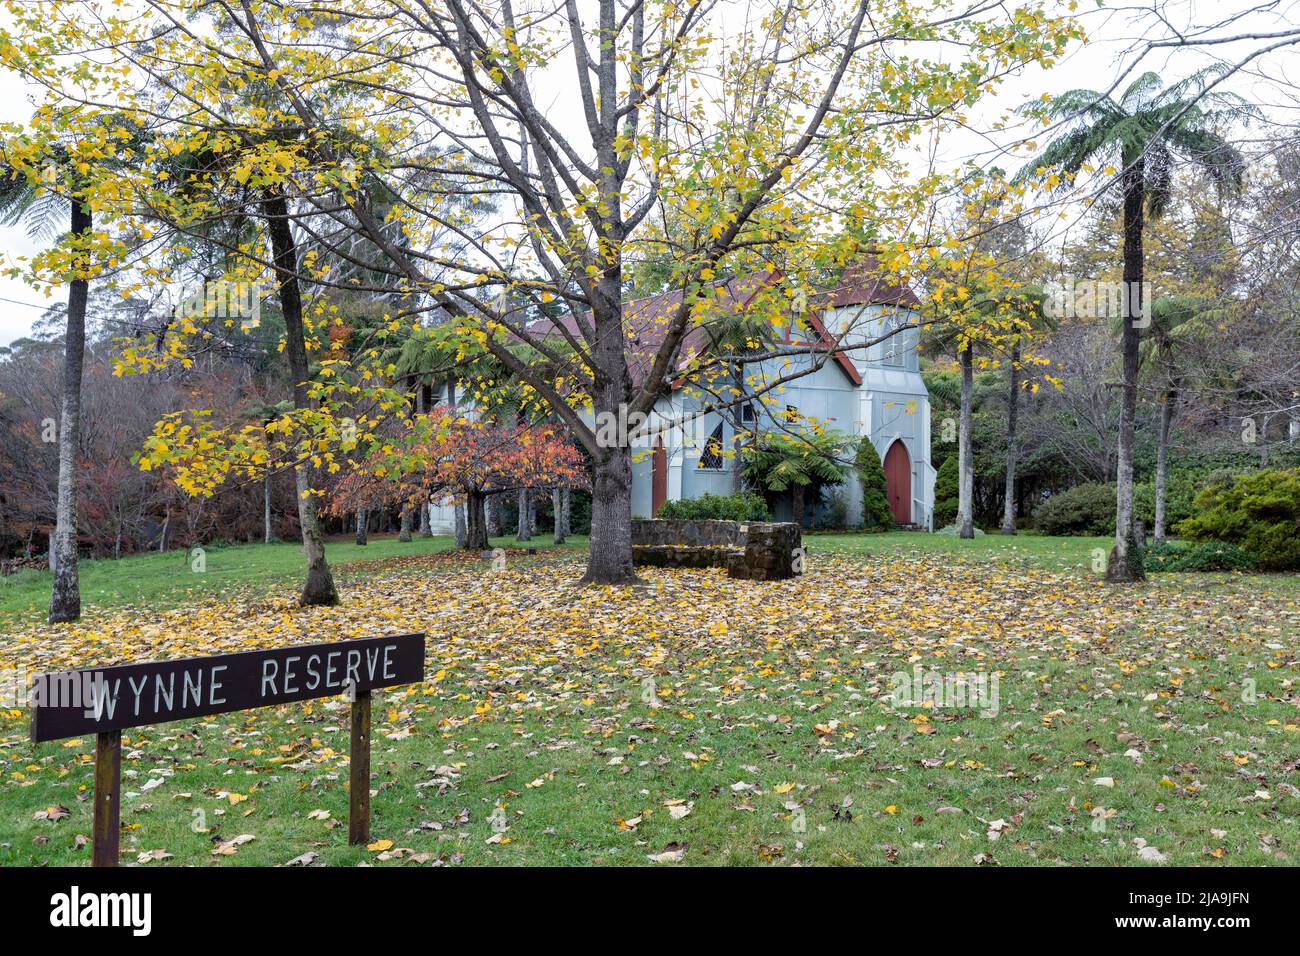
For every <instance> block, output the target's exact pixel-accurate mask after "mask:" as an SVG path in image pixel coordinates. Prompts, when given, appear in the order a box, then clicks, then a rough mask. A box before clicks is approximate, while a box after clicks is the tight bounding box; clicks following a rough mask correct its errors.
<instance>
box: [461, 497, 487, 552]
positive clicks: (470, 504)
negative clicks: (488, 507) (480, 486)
mask: <svg viewBox="0 0 1300 956" xmlns="http://www.w3.org/2000/svg"><path fill="white" fill-rule="evenodd" d="M483 506H484V496H483V493H482V492H479V491H471V492H469V494H468V495H467V496H466V498H465V544H464V547H465V548H467V549H469V550H470V551H486V550H487V549H488V534H487V515H486V514H485V513H484V509H483Z"/></svg>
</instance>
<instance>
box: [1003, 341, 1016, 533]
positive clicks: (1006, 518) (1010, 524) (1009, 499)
mask: <svg viewBox="0 0 1300 956" xmlns="http://www.w3.org/2000/svg"><path fill="white" fill-rule="evenodd" d="M1019 412H1020V343H1019V342H1016V343H1015V344H1014V345H1012V347H1011V389H1010V391H1009V392H1008V393H1007V486H1006V489H1005V490H1004V491H1003V495H1002V533H1003V534H1015V533H1016V416H1017V415H1018V414H1019Z"/></svg>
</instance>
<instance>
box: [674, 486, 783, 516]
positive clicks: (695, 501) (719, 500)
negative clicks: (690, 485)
mask: <svg viewBox="0 0 1300 956" xmlns="http://www.w3.org/2000/svg"><path fill="white" fill-rule="evenodd" d="M769 514H770V513H769V512H768V510H767V502H766V501H764V500H763V496H762V495H757V494H754V493H753V492H746V493H744V494H739V495H701V496H700V497H698V498H683V499H682V500H681V501H665V502H664V503H663V504H662V505H660V506H659V512H658V514H656V515H655V517H656V518H675V519H679V520H681V519H686V520H694V521H767V520H768V518H769Z"/></svg>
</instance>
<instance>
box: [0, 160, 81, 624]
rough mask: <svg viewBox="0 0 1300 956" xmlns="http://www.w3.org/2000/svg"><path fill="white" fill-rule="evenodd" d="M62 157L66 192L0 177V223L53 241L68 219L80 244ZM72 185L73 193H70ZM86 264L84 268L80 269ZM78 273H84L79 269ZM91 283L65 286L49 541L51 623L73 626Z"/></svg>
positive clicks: (17, 176) (19, 176) (59, 165)
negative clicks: (60, 398) (55, 498)
mask: <svg viewBox="0 0 1300 956" xmlns="http://www.w3.org/2000/svg"><path fill="white" fill-rule="evenodd" d="M71 167H72V164H71V162H70V161H69V157H68V156H67V154H66V151H63V152H62V155H60V156H58V157H56V158H55V162H54V168H55V169H58V170H60V173H59V175H58V182H59V183H60V185H62V186H64V187H65V189H66V190H67V191H66V192H60V191H58V190H55V189H50V188H48V187H46V186H44V185H43V184H41V183H38V182H36V181H34V180H33V179H32V178H31V177H29V176H28V175H27V174H26V173H24V172H22V171H19V170H13V169H11V170H7V171H5V172H4V173H3V174H0V223H3V224H5V225H10V226H12V225H17V224H18V223H25V224H26V225H27V229H28V233H29V234H30V235H31V236H32V237H33V238H35V239H48V238H51V237H52V236H53V235H54V234H55V233H56V232H57V231H58V228H57V226H55V225H54V224H55V223H56V222H58V220H59V219H60V218H61V217H62V216H63V215H64V214H65V213H66V214H68V215H69V218H70V226H71V237H72V240H73V242H74V243H82V242H84V241H85V240H86V239H87V238H88V237H89V236H90V232H91V228H92V226H93V225H94V220H93V217H92V215H91V210H90V206H89V205H88V204H87V203H85V202H84V201H83V200H82V197H81V196H80V192H79V187H78V186H77V185H76V183H77V178H78V177H76V176H75V175H73V174H72V173H71ZM69 185H70V187H71V188H68V187H69ZM83 264H84V263H83ZM78 272H82V274H84V271H83V270H81V269H79V270H78ZM89 294H90V282H89V280H88V279H85V278H80V277H78V278H74V279H72V280H71V281H70V282H69V283H68V319H67V329H66V331H65V333H64V338H63V401H62V408H61V409H60V413H59V490H58V503H57V505H56V508H55V522H54V537H53V539H52V540H51V541H50V570H51V572H53V574H52V576H53V579H54V583H53V589H52V590H51V592H50V608H49V622H50V623H51V624H54V623H56V622H58V621H75V620H77V619H78V618H79V617H81V586H80V583H79V581H78V577H77V475H76V470H77V447H78V445H79V444H80V440H81V377H82V370H83V367H84V365H85V357H86V300H87V298H88V297H89Z"/></svg>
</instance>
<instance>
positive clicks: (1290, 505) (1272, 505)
mask: <svg viewBox="0 0 1300 956" xmlns="http://www.w3.org/2000/svg"><path fill="white" fill-rule="evenodd" d="M1196 512H1197V513H1196V514H1195V515H1193V516H1192V517H1190V518H1188V519H1187V520H1185V521H1182V522H1180V523H1179V524H1178V526H1177V529H1176V530H1177V533H1178V534H1180V535H1182V536H1183V537H1185V538H1190V539H1192V540H1193V541H1226V542H1228V543H1229V544H1233V545H1236V546H1237V547H1238V548H1241V549H1242V550H1243V551H1245V552H1247V553H1248V554H1250V555H1251V556H1252V557H1253V558H1254V559H1255V560H1256V561H1258V562H1259V566H1260V567H1261V568H1263V569H1265V570H1268V571H1292V570H1300V468H1291V469H1287V470H1278V471H1257V472H1252V473H1250V474H1245V475H1236V476H1234V477H1233V478H1232V479H1231V480H1227V479H1224V480H1216V481H1215V482H1214V483H1212V484H1210V485H1207V486H1206V487H1205V488H1203V489H1202V490H1201V493H1200V494H1198V495H1197V496H1196Z"/></svg>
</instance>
